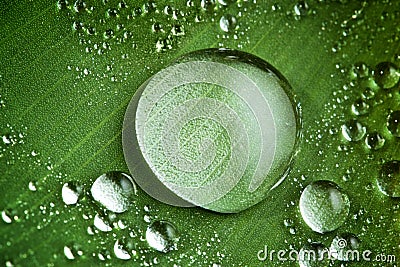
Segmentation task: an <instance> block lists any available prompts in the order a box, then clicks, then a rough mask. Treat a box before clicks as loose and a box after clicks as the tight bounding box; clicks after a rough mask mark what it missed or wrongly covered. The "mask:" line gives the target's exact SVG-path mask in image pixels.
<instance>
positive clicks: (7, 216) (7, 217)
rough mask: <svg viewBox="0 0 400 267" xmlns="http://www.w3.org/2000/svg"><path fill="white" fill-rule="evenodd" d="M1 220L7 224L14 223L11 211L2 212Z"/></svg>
mask: <svg viewBox="0 0 400 267" xmlns="http://www.w3.org/2000/svg"><path fill="white" fill-rule="evenodd" d="M1 218H2V219H3V222H5V223H12V221H13V219H12V215H11V212H10V211H9V210H3V211H2V212H1Z"/></svg>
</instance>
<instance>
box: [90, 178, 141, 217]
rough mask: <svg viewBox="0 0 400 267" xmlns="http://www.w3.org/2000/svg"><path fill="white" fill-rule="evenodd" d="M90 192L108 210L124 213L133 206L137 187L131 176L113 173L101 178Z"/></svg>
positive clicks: (95, 182)
mask: <svg viewBox="0 0 400 267" xmlns="http://www.w3.org/2000/svg"><path fill="white" fill-rule="evenodd" d="M90 191H91V193H92V197H93V199H94V200H96V201H98V202H99V203H100V204H101V205H103V206H104V207H105V208H106V209H108V210H110V211H112V212H116V213H122V212H124V211H126V210H127V209H128V208H129V206H130V205H131V203H132V199H131V198H132V197H133V196H134V195H135V194H136V186H135V184H134V182H133V180H132V178H131V177H130V176H129V175H127V174H125V173H122V172H118V171H113V172H108V173H105V174H103V175H101V176H99V177H98V178H97V179H96V181H94V183H93V185H92V188H91V189H90Z"/></svg>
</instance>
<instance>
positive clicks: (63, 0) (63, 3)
mask: <svg viewBox="0 0 400 267" xmlns="http://www.w3.org/2000/svg"><path fill="white" fill-rule="evenodd" d="M67 5H68V2H67V1H66V0H58V1H57V8H58V9H59V10H62V9H66V8H67Z"/></svg>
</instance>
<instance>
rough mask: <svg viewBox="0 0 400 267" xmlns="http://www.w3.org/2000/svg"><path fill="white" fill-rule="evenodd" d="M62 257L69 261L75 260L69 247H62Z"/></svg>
mask: <svg viewBox="0 0 400 267" xmlns="http://www.w3.org/2000/svg"><path fill="white" fill-rule="evenodd" d="M64 255H65V257H67V259H69V260H73V259H75V256H74V254H73V253H72V250H71V248H69V247H67V246H65V247H64Z"/></svg>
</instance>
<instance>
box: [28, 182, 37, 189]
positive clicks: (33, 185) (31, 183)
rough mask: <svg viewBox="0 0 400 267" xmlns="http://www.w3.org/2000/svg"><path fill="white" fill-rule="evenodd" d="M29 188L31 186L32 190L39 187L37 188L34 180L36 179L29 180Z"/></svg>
mask: <svg viewBox="0 0 400 267" xmlns="http://www.w3.org/2000/svg"><path fill="white" fill-rule="evenodd" d="M28 188H29V190H31V191H33V192H34V191H36V190H37V189H36V182H34V181H30V182H29V184H28Z"/></svg>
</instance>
